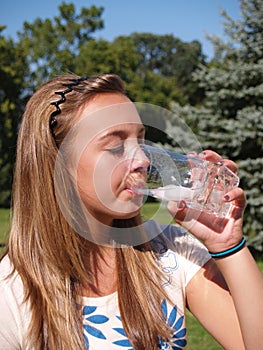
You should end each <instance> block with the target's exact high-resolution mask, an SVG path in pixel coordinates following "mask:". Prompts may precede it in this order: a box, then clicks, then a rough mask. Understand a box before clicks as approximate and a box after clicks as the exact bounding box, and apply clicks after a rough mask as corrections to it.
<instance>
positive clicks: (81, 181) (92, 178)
mask: <svg viewBox="0 0 263 350" xmlns="http://www.w3.org/2000/svg"><path fill="white" fill-rule="evenodd" d="M90 154H91V152H90V153H89V156H87V155H85V154H83V155H82V157H81V158H80V161H79V164H78V172H77V176H78V181H77V182H78V189H79V192H80V193H81V197H83V195H84V196H85V198H89V199H91V197H92V199H93V200H94V199H95V197H96V198H97V199H99V200H100V202H102V203H108V202H109V201H112V200H114V198H115V197H116V196H117V193H118V189H119V188H120V186H121V184H122V182H123V181H124V179H125V175H126V174H127V163H126V162H124V161H120V160H118V159H115V158H113V157H109V156H107V155H104V156H100V157H97V156H90Z"/></svg>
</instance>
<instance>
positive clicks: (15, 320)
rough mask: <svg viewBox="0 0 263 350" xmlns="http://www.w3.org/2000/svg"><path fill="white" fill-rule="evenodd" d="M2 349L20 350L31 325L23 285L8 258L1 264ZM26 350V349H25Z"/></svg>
mask: <svg viewBox="0 0 263 350" xmlns="http://www.w3.org/2000/svg"><path fill="white" fill-rule="evenodd" d="M0 310H1V312H0V348H1V349H7V348H8V349H18V348H21V346H22V344H24V339H25V337H24V336H23V335H25V334H26V329H27V328H28V324H29V317H30V311H29V305H28V303H25V302H24V288H23V283H22V280H21V278H20V276H19V275H18V273H17V272H16V271H13V266H12V264H11V262H10V259H9V257H8V256H6V257H4V258H3V259H2V261H1V263H0ZM24 348H25V347H24Z"/></svg>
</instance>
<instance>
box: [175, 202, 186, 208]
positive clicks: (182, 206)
mask: <svg viewBox="0 0 263 350" xmlns="http://www.w3.org/2000/svg"><path fill="white" fill-rule="evenodd" d="M177 207H178V208H180V209H182V208H184V207H185V204H184V201H181V202H178V204H177Z"/></svg>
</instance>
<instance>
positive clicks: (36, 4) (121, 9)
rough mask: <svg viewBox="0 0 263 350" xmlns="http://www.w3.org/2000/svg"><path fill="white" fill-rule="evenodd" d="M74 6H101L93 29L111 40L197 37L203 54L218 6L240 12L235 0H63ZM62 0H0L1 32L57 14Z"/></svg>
mask: <svg viewBox="0 0 263 350" xmlns="http://www.w3.org/2000/svg"><path fill="white" fill-rule="evenodd" d="M66 2H67V3H68V2H71V3H74V4H75V6H76V9H77V10H78V9H80V8H81V7H90V6H91V5H96V6H102V7H104V12H103V15H102V18H103V20H104V27H105V28H104V29H103V30H100V31H98V32H96V33H95V37H97V38H98V37H102V38H104V39H106V40H109V41H112V40H113V39H114V38H116V37H117V36H119V35H129V34H131V33H133V32H150V33H154V34H160V35H163V34H173V35H174V36H175V37H179V38H180V39H181V40H183V41H186V42H189V41H192V40H199V41H200V42H201V43H202V48H203V52H204V54H206V55H207V56H208V57H212V55H213V47H212V45H211V44H210V42H209V41H208V40H207V39H206V38H205V35H206V34H215V35H220V36H222V35H223V25H222V22H223V17H222V16H221V15H220V8H223V9H225V10H226V11H227V12H228V14H229V15H230V17H231V18H233V19H237V18H238V17H239V15H240V7H239V1H238V0H149V1H146V0H145V1H143V0H93V1H92V0H67V1H66ZM61 3H62V0H46V1H43V0H40V1H38V0H0V24H1V25H3V24H4V25H6V26H7V28H6V29H5V31H4V32H2V33H3V35H5V36H12V37H13V38H15V37H16V32H17V31H19V30H22V28H23V23H24V21H28V22H30V23H31V22H33V21H34V20H35V19H36V18H37V17H41V18H43V19H45V18H53V17H54V16H55V15H58V13H59V11H58V6H59V5H60V4H61Z"/></svg>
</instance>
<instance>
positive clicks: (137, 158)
mask: <svg viewBox="0 0 263 350" xmlns="http://www.w3.org/2000/svg"><path fill="white" fill-rule="evenodd" d="M149 165H150V161H149V159H148V158H147V156H146V155H145V153H144V151H143V150H142V149H141V147H140V146H139V145H138V146H137V147H136V148H135V150H133V154H132V157H131V162H130V171H131V172H142V173H143V172H146V170H147V168H148V166H149Z"/></svg>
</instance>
